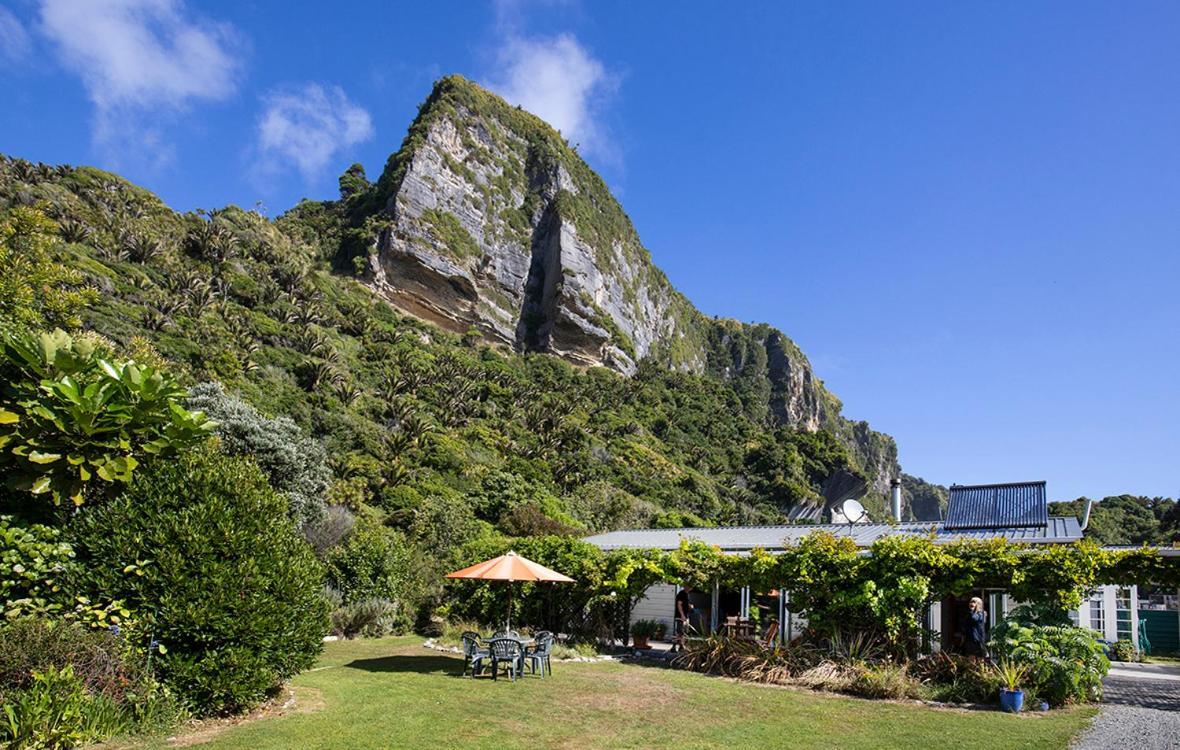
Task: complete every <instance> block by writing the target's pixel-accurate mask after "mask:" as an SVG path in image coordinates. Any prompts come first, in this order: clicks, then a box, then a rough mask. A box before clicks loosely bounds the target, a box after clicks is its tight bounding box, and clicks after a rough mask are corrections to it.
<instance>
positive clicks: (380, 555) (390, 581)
mask: <svg viewBox="0 0 1180 750" xmlns="http://www.w3.org/2000/svg"><path fill="white" fill-rule="evenodd" d="M325 566H326V568H327V574H328V582H329V583H330V584H331V585H332V586H333V587H334V588H335V589H336V590H338V591H339V592H340V593H341V595H342V596H343V597H344V602H345V604H353V603H355V602H359V601H363V600H366V599H384V600H387V601H389V602H391V603H393V604H394V605H395V606H396V607H397V609H398V610H399V612H401V613H405V612H408V610H409V606H408V604H407V601H408V600H409V598H410V595H411V593H412V592H411V580H412V575H411V573H412V570H413V567H414V556H413V554H412V553H411V551H410V548H409V546H408V545H407V543H406V540H405V537H404V536H403V535H402V534H401V533H400V532H398V531H394V530H392V529H387V528H385V527H383V526H378V525H377V524H374V523H371V522H370V523H362V524H360V525H358V526H357V528H356V529H354V530H353V532H352V533H351V534H350V535H349V536H348V539H347V541H345V542H344V544H341V545H339V546H337V547H335V548H333V549H332V550H330V551H329V552H328V554H327V556H326V559H325Z"/></svg>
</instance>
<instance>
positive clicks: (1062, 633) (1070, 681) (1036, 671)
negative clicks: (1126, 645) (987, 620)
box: [990, 607, 1110, 706]
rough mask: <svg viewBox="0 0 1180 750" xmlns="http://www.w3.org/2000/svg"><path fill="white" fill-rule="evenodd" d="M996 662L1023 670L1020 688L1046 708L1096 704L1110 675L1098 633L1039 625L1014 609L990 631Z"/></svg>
mask: <svg viewBox="0 0 1180 750" xmlns="http://www.w3.org/2000/svg"><path fill="white" fill-rule="evenodd" d="M990 645H991V648H992V651H993V652H994V654H995V655H996V656H998V657H999V658H1000V659H1001V660H1008V661H1011V662H1012V663H1014V664H1017V665H1020V666H1022V667H1024V668H1026V669H1027V670H1028V677H1027V679H1026V681H1025V682H1026V683H1027V684H1026V687H1028V688H1029V689H1031V691H1032V692H1033V693H1035V694H1036V695H1037V697H1039V698H1041V699H1042V700H1044V701H1046V702H1048V703H1049V704H1050V705H1054V706H1060V705H1063V704H1066V703H1071V702H1074V701H1088V700H1097V699H1098V698H1100V697H1101V695H1102V678H1103V677H1104V676H1106V673H1107V671H1108V670H1109V669H1110V661H1109V660H1108V659H1107V658H1106V656H1105V655H1104V654H1103V650H1102V643H1101V641H1100V640H1099V633H1097V632H1095V631H1093V630H1089V629H1087V628H1079V627H1075V626H1073V625H1069V624H1065V625H1061V624H1041V623H1039V622H1038V621H1037V613H1036V612H1035V611H1034V610H1032V609H1031V608H1028V607H1017V608H1016V609H1014V610H1013V611H1012V613H1011V614H1010V615H1009V616H1008V618H1007V619H1005V620H1004V621H1003V622H1001V623H1000V624H999V625H997V626H996V628H995V630H993V631H992V639H991V644H990Z"/></svg>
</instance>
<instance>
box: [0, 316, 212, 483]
mask: <svg viewBox="0 0 1180 750" xmlns="http://www.w3.org/2000/svg"><path fill="white" fill-rule="evenodd" d="M104 354H105V353H104V352H102V351H101V350H100V349H99V347H98V346H97V345H96V343H95V341H94V340H93V339H92V338H87V337H78V338H74V337H71V336H70V335H69V334H67V333H66V332H65V331H62V330H60V329H59V330H56V331H54V332H52V333H40V334H35V333H29V332H19V333H4V334H0V382H3V383H5V384H6V387H5V388H4V390H3V392H2V393H0V471H2V472H3V473H4V474H5V475H6V482H7V484H8V485H9V487H11V488H13V489H16V490H21V491H28V492H32V493H33V494H42V493H49V494H50V495H51V496H52V497H53V500H54V503H55V504H57V503H60V502H61V501H62V500H63V499H65V498H69V499H70V500H72V501H73V502H74V504H75V505H81V504H82V502H83V500H84V493H85V492H86V491H87V490H88V488H90V487H92V486H93V484H94V480H95V479H96V478H97V479H98V480H101V481H102V482H104V483H107V484H106V485H105V486H104V489H109V488H110V485H111V484H112V483H115V482H119V483H126V482H128V481H130V479H131V475H132V473H133V472H134V471H135V468H136V467H137V466H138V465H139V463H140V461H141V460H142V459H144V458H145V457H149V456H158V455H166V454H169V453H172V452H174V451H177V450H180V449H182V448H185V447H189V446H192V445H194V444H196V443H197V442H199V441H201V440H204V439H205V438H206V436H207V435H208V431H209V429H210V427H211V425H210V423H209V422H208V421H207V420H206V419H205V417H204V415H203V414H201V413H200V412H189V411H187V410H185V409H184V408H183V407H181V406H180V403H179V399H180V397H181V396H182V395H183V393H184V391H183V389H182V388H181V387H180V386H179V385H178V384H177V382H176V380H175V379H173V378H172V377H171V376H169V375H168V374H167V373H165V372H162V371H160V370H157V369H156V368H154V367H150V366H147V365H139V364H136V363H135V362H112V361H110V360H108V359H107V358H105V356H104Z"/></svg>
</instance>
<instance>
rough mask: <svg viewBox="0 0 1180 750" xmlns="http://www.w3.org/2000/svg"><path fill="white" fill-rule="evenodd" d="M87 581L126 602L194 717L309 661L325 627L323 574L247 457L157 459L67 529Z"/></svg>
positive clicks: (249, 694) (230, 707)
mask: <svg viewBox="0 0 1180 750" xmlns="http://www.w3.org/2000/svg"><path fill="white" fill-rule="evenodd" d="M71 536H72V538H73V539H74V540H75V541H76V544H77V548H78V552H79V556H80V558H81V560H82V561H83V562H84V564H85V565H86V570H87V572H86V575H85V577H84V581H83V582H84V583H85V584H88V585H90V586H93V587H95V588H96V589H98V590H101V591H106V592H110V593H111V594H112V595H115V596H118V597H119V598H121V599H124V600H125V601H126V602H127V604H128V606H130V607H132V608H133V609H134V610H135V611H136V612H137V613H138V616H139V618H140V627H141V628H142V629H143V631H144V632H145V633H149V634H151V635H152V636H153V637H154V638H155V639H157V640H158V641H159V643H160V644H161V646H162V647H164V648H165V649H166V653H165V654H163V655H161V656H160V657H159V658H158V661H157V663H158V665H159V667H160V670H161V673H162V675H163V677H164V679H165V681H166V682H167V683H168V684H170V685H171V686H173V687H174V688H175V689H176V691H177V693H178V694H179V695H181V696H183V697H184V698H185V700H187V701H188V702H189V703H190V704H191V706H192V708H193V710H194V711H195V712H197V713H201V714H211V713H222V712H227V711H234V710H239V709H241V708H244V707H247V706H249V705H250V704H252V703H253V702H255V701H257V700H258V699H259V698H261V697H262V696H263V695H264V694H265V693H266V691H268V690H270V689H271V688H273V687H274V686H275V685H276V684H277V683H278V682H279V681H280V680H282V679H285V678H287V677H290V676H292V675H294V674H295V673H297V672H298V671H300V670H301V669H305V668H306V667H308V666H310V665H311V663H312V662H313V661H314V659H315V656H316V654H317V653H318V652H319V650H320V648H321V638H322V636H323V635H324V633H325V632H327V629H328V623H327V602H326V600H325V599H324V597H323V595H322V593H321V587H322V585H323V574H322V569H321V567H320V565H319V563H318V562H317V561H316V559H315V556H314V555H313V554H312V552H311V550H310V549H309V548H308V547H307V545H306V543H304V542H303V540H302V539H300V538H299V536H298V534H297V532H296V531H295V528H294V525H293V523H292V522H291V520H290V519H289V517H288V513H287V503H286V499H285V498H284V497H283V496H282V495H280V494H278V493H276V492H275V491H274V490H273V489H271V488H270V486H269V485H267V483H266V480H265V478H264V477H263V476H262V474H261V472H260V471H259V470H258V468H257V467H256V466H255V465H254V464H253V463H251V462H250V461H248V460H246V459H244V458H237V457H228V456H225V455H223V454H220V453H217V452H216V451H214V450H211V449H201V450H197V451H193V452H190V453H189V454H186V455H184V456H182V457H180V458H179V459H178V460H176V461H172V462H168V463H157V464H155V465H153V467H152V468H151V469H150V470H149V471H147V472H145V474H144V475H143V476H141V477H138V478H137V480H136V482H135V483H134V484H133V485H132V487H131V488H130V489H129V490H128V491H127V492H126V493H124V494H123V495H122V496H121V497H119V498H117V499H116V500H114V501H111V502H110V503H107V504H105V505H102V506H96V507H94V508H87V509H85V510H84V511H83V512H82V513H80V514H79V517H78V518H77V520H76V521H75V523H74V524H73V526H72V527H71Z"/></svg>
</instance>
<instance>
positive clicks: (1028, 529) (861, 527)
mask: <svg viewBox="0 0 1180 750" xmlns="http://www.w3.org/2000/svg"><path fill="white" fill-rule="evenodd" d="M814 531H827V532H830V533H833V534H837V535H840V536H845V535H846V536H850V537H852V539H853V540H854V541H855V542H856V544H857V546H858V547H870V546H872V544H873V542H875V541H876V540H877V539H879V538H881V537H883V536H888V535H891V534H904V535H917V536H926V535H928V534H933V535H934V541H935V542H938V543H946V542H952V541H956V540H959V539H1007V540H1009V541H1013V542H1025V543H1036V544H1045V543H1049V544H1052V543H1063V542H1074V541H1077V540H1078V539H1081V538H1082V530H1081V527H1080V525H1079V524H1078V519H1076V518H1073V517H1072V516H1070V517H1065V518H1058V517H1052V518H1046V519H1045V523H1044V524H1043V525H1042V526H1039V527H1034V526H1012V527H1006V528H995V529H950V528H947V527H946V524H943V523H935V522H912V523H900V524H897V525H896V526H891V525H889V524H885V523H860V524H851V525H848V524H798V525H794V526H713V527H707V528H686V529H631V530H627V531H609V532H607V533H605V534H596V535H594V536H589V537H586V541H587V542H590V543H591V544H594V545H596V546H598V547H599V548H601V549H606V550H610V549H623V548H630V549H663V550H674V549H676V548H677V547H679V546H680V541H681V540H682V539H688V540H698V541H701V542H704V543H705V544H709V545H712V546H714V547H719V548H720V549H721V550H723V551H725V552H747V551H749V550H752V549H758V548H761V549H765V550H775V549H779V548H781V547H783V546H785V545H787V544H794V543H797V542H798V541H799V540H801V539H802V538H803V537H804V536H806V535H808V534H810V533H812V532H814Z"/></svg>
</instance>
